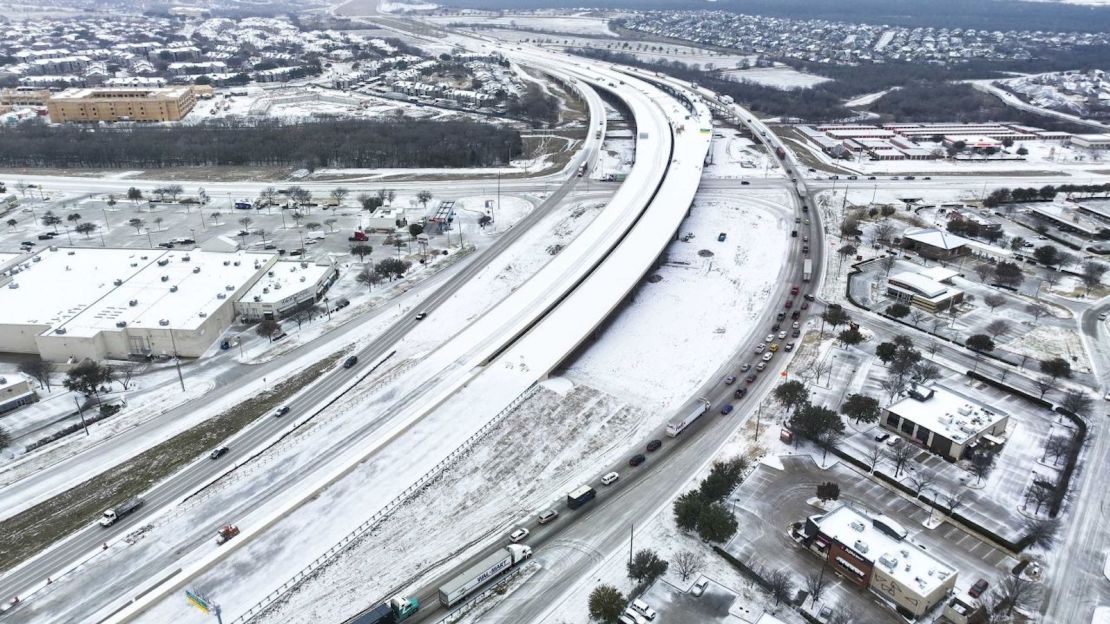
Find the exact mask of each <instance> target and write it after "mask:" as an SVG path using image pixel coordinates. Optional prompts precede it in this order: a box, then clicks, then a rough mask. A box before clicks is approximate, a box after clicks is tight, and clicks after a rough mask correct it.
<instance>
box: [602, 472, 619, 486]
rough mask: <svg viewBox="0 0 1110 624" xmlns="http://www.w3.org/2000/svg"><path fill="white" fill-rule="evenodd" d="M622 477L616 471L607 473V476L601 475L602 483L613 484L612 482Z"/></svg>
mask: <svg viewBox="0 0 1110 624" xmlns="http://www.w3.org/2000/svg"><path fill="white" fill-rule="evenodd" d="M620 478H621V476H620V475H619V474H617V473H615V472H610V473H608V474H606V475H605V476H603V477H601V484H602V485H612V484H614V483H616V482H617V479H620Z"/></svg>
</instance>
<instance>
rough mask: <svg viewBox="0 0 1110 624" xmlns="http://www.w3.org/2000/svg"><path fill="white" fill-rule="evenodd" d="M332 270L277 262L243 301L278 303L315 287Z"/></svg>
mask: <svg viewBox="0 0 1110 624" xmlns="http://www.w3.org/2000/svg"><path fill="white" fill-rule="evenodd" d="M331 270H333V269H332V267H330V266H327V265H322V264H311V263H309V262H296V261H283V262H275V263H274V265H273V266H271V267H270V269H269V270H268V271H266V274H265V275H263V276H262V278H260V279H259V280H258V281H257V282H255V284H254V286H251V288H250V290H248V291H247V292H246V294H244V295H243V300H244V301H256V302H260V303H278V302H280V301H282V300H284V299H288V298H289V297H292V296H293V295H295V294H297V293H299V292H301V291H302V290H304V289H306V288H313V287H315V286H316V284H317V283H319V282H320V280H321V279H323V277H324V275H326V274H327V273H328V272H329V271H331Z"/></svg>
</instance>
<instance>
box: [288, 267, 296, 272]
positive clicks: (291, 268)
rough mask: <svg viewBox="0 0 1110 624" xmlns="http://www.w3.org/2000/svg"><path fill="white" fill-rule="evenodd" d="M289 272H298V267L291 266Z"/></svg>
mask: <svg viewBox="0 0 1110 624" xmlns="http://www.w3.org/2000/svg"><path fill="white" fill-rule="evenodd" d="M289 272H290V273H296V272H297V267H289Z"/></svg>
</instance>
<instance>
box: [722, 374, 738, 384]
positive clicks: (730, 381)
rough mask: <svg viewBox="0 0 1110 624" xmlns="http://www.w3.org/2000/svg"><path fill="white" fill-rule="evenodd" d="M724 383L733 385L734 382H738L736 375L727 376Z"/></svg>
mask: <svg viewBox="0 0 1110 624" xmlns="http://www.w3.org/2000/svg"><path fill="white" fill-rule="evenodd" d="M724 383H725V385H726V386H731V385H732V384H734V383H736V375H729V376H728V377H725V379H724Z"/></svg>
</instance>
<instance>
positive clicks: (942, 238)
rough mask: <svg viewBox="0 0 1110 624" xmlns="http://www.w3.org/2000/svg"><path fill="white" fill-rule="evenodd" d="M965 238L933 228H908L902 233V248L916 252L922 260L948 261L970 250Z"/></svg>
mask: <svg viewBox="0 0 1110 624" xmlns="http://www.w3.org/2000/svg"><path fill="white" fill-rule="evenodd" d="M967 243H968V240H967V239H966V238H963V237H960V236H956V235H955V234H951V233H948V232H945V231H944V230H942V229H940V228H935V227H915V228H908V229H906V231H905V232H903V233H902V247H904V248H906V249H909V250H911V251H916V252H917V253H918V254H920V255H921V256H922V257H924V258H930V259H932V260H950V259H952V258H956V257H959V256H962V255H965V254H967V253H968V252H969V251H970V250H969V249H968V246H967Z"/></svg>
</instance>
